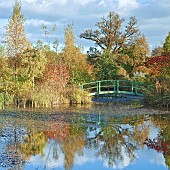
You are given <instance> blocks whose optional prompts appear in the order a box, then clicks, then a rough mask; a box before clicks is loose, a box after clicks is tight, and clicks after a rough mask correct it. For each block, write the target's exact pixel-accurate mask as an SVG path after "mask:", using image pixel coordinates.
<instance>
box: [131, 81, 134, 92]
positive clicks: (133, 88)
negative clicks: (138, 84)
mask: <svg viewBox="0 0 170 170" xmlns="http://www.w3.org/2000/svg"><path fill="white" fill-rule="evenodd" d="M131 90H132V93H134V83H132V89H131Z"/></svg>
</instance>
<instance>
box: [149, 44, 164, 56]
mask: <svg viewBox="0 0 170 170" xmlns="http://www.w3.org/2000/svg"><path fill="white" fill-rule="evenodd" d="M162 53H163V47H162V46H156V47H155V48H154V49H153V50H152V53H151V56H161V55H162Z"/></svg>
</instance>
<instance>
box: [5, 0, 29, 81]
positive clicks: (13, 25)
mask: <svg viewBox="0 0 170 170" xmlns="http://www.w3.org/2000/svg"><path fill="white" fill-rule="evenodd" d="M24 22H25V18H24V16H23V15H22V13H21V2H20V1H18V0H16V1H15V5H14V7H13V13H12V16H11V18H10V20H9V23H8V24H7V25H6V33H5V34H4V37H3V38H4V43H5V47H6V51H7V56H8V57H9V60H10V64H11V66H12V68H13V74H14V77H15V79H16V76H17V75H16V74H17V73H16V71H17V67H19V66H20V65H21V54H22V53H23V52H24V51H25V50H26V49H28V48H29V47H30V42H29V41H28V39H27V38H26V34H25V30H24Z"/></svg>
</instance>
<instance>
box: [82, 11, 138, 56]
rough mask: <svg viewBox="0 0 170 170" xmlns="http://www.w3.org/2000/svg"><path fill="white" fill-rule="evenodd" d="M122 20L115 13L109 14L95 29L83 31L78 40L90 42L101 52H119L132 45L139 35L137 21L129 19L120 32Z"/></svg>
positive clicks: (132, 18) (133, 18)
mask: <svg viewBox="0 0 170 170" xmlns="http://www.w3.org/2000/svg"><path fill="white" fill-rule="evenodd" d="M123 22H124V19H123V18H120V16H119V15H118V14H117V13H115V12H110V13H109V14H108V16H107V18H104V17H103V18H101V21H100V22H97V23H96V27H97V29H95V30H92V29H88V30H85V31H84V32H83V33H82V34H81V35H80V38H84V39H87V40H91V41H93V42H95V43H96V45H98V46H99V47H100V48H101V49H102V50H104V51H109V52H112V53H116V52H120V51H122V49H124V48H126V46H127V45H129V44H132V43H133V42H134V40H135V39H136V38H137V36H138V35H139V30H138V28H137V20H136V18H135V17H131V18H130V20H129V22H128V24H127V25H126V26H125V29H124V31H122V25H123Z"/></svg>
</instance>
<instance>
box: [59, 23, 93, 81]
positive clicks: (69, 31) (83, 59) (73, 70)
mask: <svg viewBox="0 0 170 170" xmlns="http://www.w3.org/2000/svg"><path fill="white" fill-rule="evenodd" d="M61 58H62V61H63V64H65V65H66V66H67V68H68V69H69V70H70V80H71V82H72V83H73V84H74V83H75V84H78V83H82V82H85V81H88V80H90V79H92V78H91V75H90V74H91V70H92V68H91V67H90V65H89V64H88V63H87V56H86V55H85V54H83V53H82V52H81V49H80V48H79V47H76V46H75V37H74V29H73V26H72V25H68V26H67V27H66V28H65V47H64V49H63V52H62V54H61Z"/></svg>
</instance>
